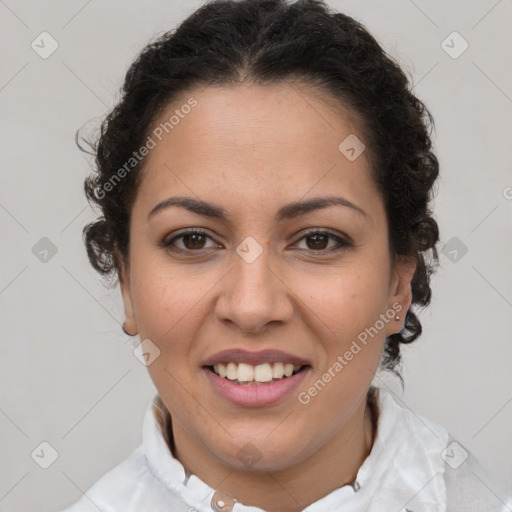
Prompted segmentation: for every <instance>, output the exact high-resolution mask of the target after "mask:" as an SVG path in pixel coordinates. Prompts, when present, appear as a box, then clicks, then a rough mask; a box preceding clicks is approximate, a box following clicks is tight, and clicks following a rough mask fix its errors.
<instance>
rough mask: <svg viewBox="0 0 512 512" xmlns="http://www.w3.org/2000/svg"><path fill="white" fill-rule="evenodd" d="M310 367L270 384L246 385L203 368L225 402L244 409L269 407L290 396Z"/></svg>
mask: <svg viewBox="0 0 512 512" xmlns="http://www.w3.org/2000/svg"><path fill="white" fill-rule="evenodd" d="M310 370H311V367H307V368H304V369H303V370H301V371H300V372H299V373H296V374H295V375H292V376H291V377H285V378H283V379H281V380H277V381H275V382H273V383H271V384H259V385H246V384H236V382H234V381H231V380H228V379H225V378H223V377H219V375H217V374H216V373H215V372H212V371H211V370H208V369H207V368H203V372H204V373H205V374H206V376H207V377H208V379H209V380H210V382H211V384H212V386H213V387H214V388H215V389H216V391H218V392H219V393H220V394H221V395H222V396H223V397H224V398H225V399H226V400H229V401H230V402H232V403H234V404H236V405H242V406H244V407H261V406H264V405H271V404H274V403H276V402H278V401H279V400H282V399H283V398H285V397H286V396H288V395H290V394H291V393H292V391H293V390H294V389H296V388H297V387H298V386H299V385H300V383H301V382H302V381H303V380H304V379H305V378H306V375H307V374H308V373H309V371H310Z"/></svg>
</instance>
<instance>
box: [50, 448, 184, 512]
mask: <svg viewBox="0 0 512 512" xmlns="http://www.w3.org/2000/svg"><path fill="white" fill-rule="evenodd" d="M183 507H185V508H183ZM99 510H100V511H101V512H135V511H137V512H138V511H140V510H152V511H153V512H160V511H163V510H173V511H176V512H178V511H181V510H184V511H185V510H188V507H187V506H186V505H185V504H184V503H183V502H182V500H180V499H179V497H178V496H177V495H176V494H174V493H173V492H172V491H171V490H169V489H167V488H166V487H165V486H164V485H162V484H161V482H159V481H158V480H157V479H156V478H155V477H154V476H153V474H152V473H151V471H150V469H149V466H148V464H147V460H146V456H145V454H144V450H143V445H140V446H138V447H137V448H136V449H135V450H133V451H132V452H131V453H130V455H129V456H128V457H127V458H126V459H124V460H123V461H122V462H121V463H120V464H118V465H117V466H115V467H114V468H113V469H111V470H110V471H108V472H107V473H105V474H104V475H103V476H102V477H101V478H99V479H98V480H97V481H96V482H95V483H94V484H93V485H92V486H91V487H90V488H89V489H87V490H86V491H85V492H84V494H83V495H82V497H81V498H80V499H79V500H78V501H76V502H75V503H73V504H72V505H70V506H69V507H68V508H66V509H62V510H61V511H59V512H98V511H99Z"/></svg>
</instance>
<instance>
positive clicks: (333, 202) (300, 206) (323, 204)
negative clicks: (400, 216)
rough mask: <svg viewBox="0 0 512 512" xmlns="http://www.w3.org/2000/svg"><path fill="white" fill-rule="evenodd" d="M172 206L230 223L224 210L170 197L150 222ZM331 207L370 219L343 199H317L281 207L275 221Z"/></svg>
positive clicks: (189, 199) (198, 201)
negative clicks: (347, 210) (344, 209)
mask: <svg viewBox="0 0 512 512" xmlns="http://www.w3.org/2000/svg"><path fill="white" fill-rule="evenodd" d="M171 206H181V207H182V208H185V209H186V210H188V211H190V212H192V213H196V214H198V215H203V216H205V217H212V218H215V219H220V220H223V221H228V213H227V211H226V210H225V209H224V208H221V207H220V206H217V205H214V204H211V203H207V202H206V201H202V200H200V199H193V198H191V197H169V198H168V199H164V200H163V201H160V202H159V203H158V204H157V205H156V206H154V207H153V208H152V210H151V211H150V212H149V214H148V220H149V219H150V218H151V217H152V216H153V215H156V214H157V213H159V212H161V211H163V210H165V209H167V208H169V207H171ZM329 206H345V207H348V208H351V209H352V210H354V211H356V212H358V213H360V214H361V215H364V216H365V217H368V214H367V213H366V212H365V211H364V210H363V209H362V208H360V207H359V206H357V205H355V204H354V203H352V202H351V201H349V200H348V199H345V198H343V197H315V198H313V199H308V200H306V201H297V202H295V203H290V204H287V205H285V206H283V207H281V208H280V209H279V211H278V212H277V213H276V216H275V220H276V222H282V221H283V220H287V219H294V218H296V217H299V216H301V215H306V214H307V213H309V212H312V211H315V210H321V209H323V208H327V207H329Z"/></svg>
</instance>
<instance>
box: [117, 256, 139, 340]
mask: <svg viewBox="0 0 512 512" xmlns="http://www.w3.org/2000/svg"><path fill="white" fill-rule="evenodd" d="M121 261H122V260H121ZM119 285H120V286H121V294H122V297H123V303H124V314H125V321H124V324H123V331H125V332H126V333H127V334H128V335H130V336H136V335H137V334H138V332H139V331H138V329H137V323H136V322H135V316H134V309H133V302H132V295H131V287H130V271H129V268H127V266H126V264H125V263H124V262H123V263H121V270H120V272H119Z"/></svg>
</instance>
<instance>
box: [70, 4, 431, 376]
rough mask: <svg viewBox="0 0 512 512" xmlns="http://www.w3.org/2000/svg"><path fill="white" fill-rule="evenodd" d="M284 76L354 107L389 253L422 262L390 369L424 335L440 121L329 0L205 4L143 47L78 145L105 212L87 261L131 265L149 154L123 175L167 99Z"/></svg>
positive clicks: (109, 272)
mask: <svg viewBox="0 0 512 512" xmlns="http://www.w3.org/2000/svg"><path fill="white" fill-rule="evenodd" d="M288 79H293V80H295V81H297V80H298V81H300V82H302V83H306V84H310V85H313V86H315V87H316V89H315V90H319V91H321V92H322V93H324V94H325V93H328V96H329V97H333V98H335V99H336V100H338V101H339V102H340V103H341V104H343V105H345V106H347V107H348V108H350V109H351V110H352V111H354V112H356V113H357V114H358V117H359V118H360V119H361V120H362V121H361V124H362V126H361V128H362V132H363V133H364V136H365V143H366V147H367V148H368V155H369V158H370V161H371V164H372V165H371V167H372V173H373V176H374V179H375V182H376V183H377V185H378V187H379V190H380V192H381V194H382V197H383V200H384V203H385V208H386V212H387V221H388V225H389V247H390V253H391V255H392V260H393V262H395V261H396V258H397V257H398V256H400V255H402V256H406V257H412V258H414V259H415V261H416V263H417V267H416V272H415V274H414V277H413V279H412V283H411V288H412V305H411V308H409V310H408V311H407V314H406V317H405V324H404V328H403V329H402V331H401V332H399V333H396V334H392V335H390V336H388V338H387V339H386V345H385V350H384V354H383V358H382V361H381V366H382V367H383V368H384V369H388V370H393V371H394V368H395V367H396V365H397V364H398V363H399V362H400V343H411V342H412V341H414V340H415V339H416V338H418V336H420V334H421V332H422V328H421V323H420V321H419V320H418V317H417V316H416V314H415V313H414V312H413V310H412V308H413V306H420V307H426V306H427V305H428V304H429V303H430V299H431V288H430V276H431V274H432V273H433V272H434V271H435V269H436V266H437V265H438V264H439V258H438V254H437V249H436V243H437V242H438V241H439V230H438V225H437V223H436V221H435V220H434V218H433V217H432V212H431V211H430V209H429V201H430V199H431V196H432V195H433V185H434V182H435V180H436V178H437V176H438V173H439V164H438V160H437V158H436V156H435V155H434V153H433V152H432V150H431V139H430V131H431V128H432V127H433V126H434V121H433V119H432V116H431V114H430V113H429V111H428V110H427V108H426V107H425V105H424V104H423V103H422V102H421V101H420V100H419V99H418V98H417V97H416V96H415V95H414V94H413V93H412V92H411V90H410V88H409V82H408V79H407V78H406V76H405V74H404V72H403V71H402V70H401V68H400V66H399V65H398V63H396V62H395V61H394V60H393V59H392V58H391V57H390V56H388V55H387V54H386V53H385V51H384V50H383V49H382V48H381V46H380V45H379V44H378V43H377V41H376V40H375V39H374V38H373V37H372V36H371V35H370V34H369V33H368V31H367V30H366V29H365V28H364V27H363V25H361V24H360V23H359V22H357V21H355V20H354V19H353V18H351V17H349V16H347V15H345V14H341V13H337V12H333V11H332V10H331V9H330V7H329V6H328V5H326V4H325V3H324V2H323V1H322V0H298V1H296V2H294V3H290V2H289V1H287V0H242V1H230V0H213V1H209V2H207V3H205V4H204V5H202V6H201V7H200V8H199V9H198V10H197V11H195V12H194V13H193V14H192V15H191V16H189V17H188V18H187V19H186V20H185V21H183V22H182V23H181V24H180V25H179V26H178V28H176V29H173V30H170V31H169V32H166V33H164V34H163V35H161V36H159V37H158V38H157V39H156V40H155V41H154V42H151V43H150V44H148V45H147V46H146V47H145V48H144V49H143V50H142V52H141V53H140V54H139V55H138V56H137V58H136V59H135V61H134V62H133V64H132V65H131V66H130V68H129V70H128V72H127V74H126V77H125V81H124V85H123V87H122V90H121V98H120V100H119V102H118V103H117V105H116V106H115V107H114V108H113V109H112V111H111V112H110V113H109V114H108V115H107V116H106V118H105V119H104V120H103V122H102V124H101V129H100V133H99V134H98V139H97V141H96V142H94V143H91V142H88V141H87V140H86V139H83V140H85V142H86V143H87V144H88V145H89V147H90V148H92V152H90V151H87V150H86V149H85V148H84V147H82V146H81V145H80V143H79V139H78V132H77V139H76V140H77V144H78V146H79V147H80V149H82V150H83V151H86V152H88V153H89V154H92V155H93V156H94V157H95V164H96V169H95V171H94V172H93V174H91V175H90V176H89V177H87V178H86V180H85V183H84V188H85V193H86V196H87V199H88V201H89V204H91V201H92V202H93V203H95V204H96V205H97V206H99V208H100V209H101V213H102V216H101V217H100V218H98V219H97V220H96V221H95V222H92V223H90V224H88V225H87V226H85V228H84V230H83V235H84V242H85V245H86V248H87V254H88V257H89V260H90V262H91V264H92V266H93V267H94V268H95V269H96V270H97V271H98V272H100V273H101V274H102V275H104V276H105V277H112V276H117V277H118V278H119V279H120V280H121V279H122V275H121V269H122V268H123V267H124V268H126V267H127V266H128V264H129V221H130V212H131V208H132V205H133V202H134V200H135V196H136V193H137V189H138V185H139V182H140V175H141V172H140V171H141V169H142V168H143V165H144V161H145V160H144V158H142V159H140V161H137V162H135V164H134V165H133V168H132V169H129V172H124V173H122V179H120V178H119V176H120V172H119V171H120V170H121V169H122V168H123V166H124V169H125V170H126V162H128V161H130V159H131V158H133V154H134V151H136V150H137V149H138V148H141V147H142V146H143V145H144V141H145V140H146V139H147V137H148V133H149V130H150V127H151V126H152V123H153V122H154V121H155V119H156V118H157V117H158V116H159V114H160V113H161V112H162V111H163V109H164V108H165V107H166V106H168V105H169V104H170V103H171V102H173V101H175V100H176V99H177V98H178V97H179V96H181V95H183V94H184V93H186V92H187V90H189V89H190V88H192V87H193V86H196V85H201V84H204V85H205V86H206V85H220V86H222V85H223V84H228V83H229V84H231V83H241V82H249V83H256V84H265V83H278V82H279V81H284V80H288ZM132 163H133V160H132ZM114 178H116V179H117V181H116V182H115V183H114V182H113V179H114ZM123 263H124V265H123ZM114 284H115V283H114Z"/></svg>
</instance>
